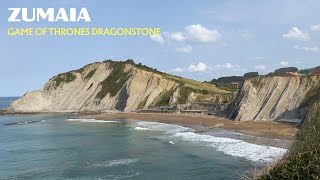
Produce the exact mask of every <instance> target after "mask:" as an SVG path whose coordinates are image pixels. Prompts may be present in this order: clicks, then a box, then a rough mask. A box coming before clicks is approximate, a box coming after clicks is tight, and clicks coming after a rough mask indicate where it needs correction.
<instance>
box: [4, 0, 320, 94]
mask: <svg viewBox="0 0 320 180" xmlns="http://www.w3.org/2000/svg"><path fill="white" fill-rule="evenodd" d="M22 7H26V8H39V7H41V8H51V7H52V8H56V9H58V8H83V7H84V8H87V10H88V12H89V15H90V17H91V22H46V21H41V22H31V23H27V22H19V23H16V22H8V17H9V16H10V14H11V13H10V11H8V8H22ZM319 9H320V1H319V0H266V1H252V0H241V1H239V0H224V1H222V0H216V1H212V0H199V1H194V0H185V1H172V0H161V1H154V2H153V1H146V0H139V1H129V0H117V1H107V0H87V1H85V0H69V1H63V0H55V1H52V0H41V1H40V0H29V1H26V0H15V1H9V0H5V1H2V2H1V4H0V81H1V87H0V96H21V95H23V94H24V93H25V92H27V91H34V90H37V89H39V88H41V87H42V86H43V85H44V84H45V83H46V82H47V81H48V79H50V78H51V77H53V76H54V75H56V74H58V73H62V72H66V71H70V70H74V69H78V68H81V67H82V66H84V65H86V64H89V63H92V62H97V61H103V60H106V59H112V60H127V59H133V60H134V61H135V62H136V63H140V62H141V63H142V64H145V65H147V66H150V67H153V68H156V69H158V70H161V71H164V72H167V73H171V74H175V75H179V76H183V77H187V78H191V79H196V80H199V81H210V80H212V79H213V78H218V77H221V76H230V75H243V74H244V73H245V72H250V71H258V72H259V73H260V74H266V73H268V72H271V71H274V70H275V69H277V68H280V67H287V66H295V67H298V68H299V69H304V68H311V67H315V66H319V65H320V61H319V60H320V58H319V57H320V11H319ZM10 27H15V28H18V27H33V28H36V27H103V28H112V27H128V28H130V27H159V28H161V36H157V37H154V36H150V37H149V36H134V37H119V36H114V37H110V36H108V37H93V36H86V37H77V36H76V37H65V36H64V37H58V36H44V37H39V36H34V37H33V36H9V35H8V34H7V30H8V28H10Z"/></svg>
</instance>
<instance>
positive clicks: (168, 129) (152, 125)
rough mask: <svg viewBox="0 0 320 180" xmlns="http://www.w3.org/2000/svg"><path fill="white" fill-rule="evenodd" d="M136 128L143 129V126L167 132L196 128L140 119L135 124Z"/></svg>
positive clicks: (192, 130)
mask: <svg viewBox="0 0 320 180" xmlns="http://www.w3.org/2000/svg"><path fill="white" fill-rule="evenodd" d="M134 126H135V129H136V128H137V127H139V128H138V129H136V130H141V128H145V129H148V130H151V131H162V132H165V133H177V132H187V131H191V132H194V129H191V128H188V127H183V126H179V125H175V124H166V123H158V122H146V121H139V122H136V123H135V124H134Z"/></svg>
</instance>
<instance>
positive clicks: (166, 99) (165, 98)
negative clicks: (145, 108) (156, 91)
mask: <svg viewBox="0 0 320 180" xmlns="http://www.w3.org/2000/svg"><path fill="white" fill-rule="evenodd" d="M172 95H173V90H172V89H171V90H169V91H164V92H163V93H161V94H160V95H159V96H158V98H157V99H156V103H155V104H154V106H155V107H160V106H166V105H169V103H170V99H171V97H172Z"/></svg>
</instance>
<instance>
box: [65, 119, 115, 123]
mask: <svg viewBox="0 0 320 180" xmlns="http://www.w3.org/2000/svg"><path fill="white" fill-rule="evenodd" d="M67 121H73V122H85V123H119V121H107V120H97V119H67Z"/></svg>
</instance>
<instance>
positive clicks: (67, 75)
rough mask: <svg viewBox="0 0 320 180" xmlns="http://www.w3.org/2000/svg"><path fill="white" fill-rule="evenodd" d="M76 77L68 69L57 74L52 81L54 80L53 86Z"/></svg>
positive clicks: (56, 86)
mask: <svg viewBox="0 0 320 180" xmlns="http://www.w3.org/2000/svg"><path fill="white" fill-rule="evenodd" d="M75 79H76V76H75V75H74V74H73V73H72V72H71V71H70V72H67V73H62V74H58V75H57V76H56V77H55V78H54V79H53V80H52V81H53V82H55V86H54V88H55V89H57V88H58V87H59V86H60V85H61V84H62V83H69V82H72V81H74V80H75Z"/></svg>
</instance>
